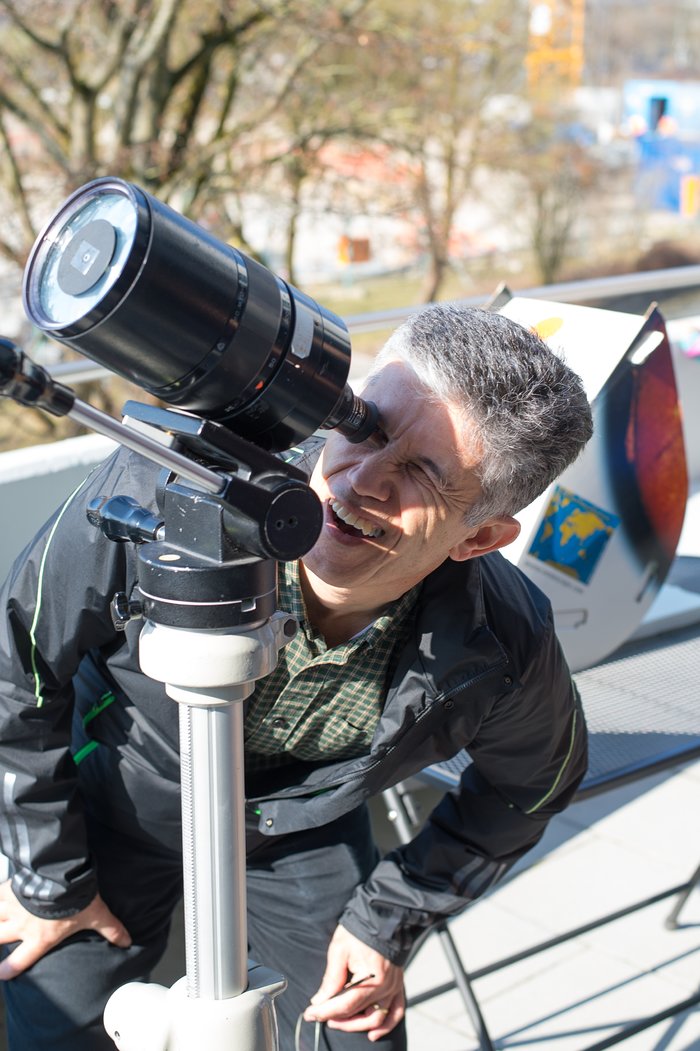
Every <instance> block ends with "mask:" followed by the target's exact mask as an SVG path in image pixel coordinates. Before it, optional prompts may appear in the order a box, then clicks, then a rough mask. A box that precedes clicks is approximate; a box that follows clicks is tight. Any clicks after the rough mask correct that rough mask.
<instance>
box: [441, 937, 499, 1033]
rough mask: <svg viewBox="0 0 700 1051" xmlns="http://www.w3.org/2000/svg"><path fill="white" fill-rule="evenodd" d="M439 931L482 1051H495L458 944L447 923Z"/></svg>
mask: <svg viewBox="0 0 700 1051" xmlns="http://www.w3.org/2000/svg"><path fill="white" fill-rule="evenodd" d="M436 930H437V933H438V935H439V937H440V941H441V943H442V948H443V950H444V953H445V956H446V957H447V960H448V962H449V965H450V968H451V970H452V974H453V975H454V979H455V985H456V986H457V989H458V990H459V993H460V995H461V997H462V999H463V1001H464V1006H465V1007H466V1009H467V1013H468V1015H469V1017H470V1019H471V1021H472V1025H473V1026H474V1030H475V1032H476V1036H477V1038H478V1040H479V1048H480V1051H494V1047H493V1043H492V1041H491V1037H490V1035H489V1031H488V1029H487V1028H486V1022H485V1021H484V1016H483V1015H482V1013H481V1008H480V1007H479V1003H478V1000H477V999H476V996H475V995H474V990H473V989H472V984H471V981H470V980H469V975H468V974H467V972H466V971H465V970H464V965H463V963H462V959H461V957H460V955H459V952H458V951H457V946H456V945H455V943H454V939H453V938H452V935H451V934H450V932H449V930H448V928H447V924H445V923H443V924H440V926H439V927H437V928H436Z"/></svg>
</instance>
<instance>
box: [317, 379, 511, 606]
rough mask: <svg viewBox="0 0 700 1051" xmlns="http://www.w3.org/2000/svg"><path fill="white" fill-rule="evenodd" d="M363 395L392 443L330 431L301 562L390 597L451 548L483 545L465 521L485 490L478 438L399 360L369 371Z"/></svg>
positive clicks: (455, 552) (461, 553)
mask: <svg viewBox="0 0 700 1051" xmlns="http://www.w3.org/2000/svg"><path fill="white" fill-rule="evenodd" d="M364 396H365V397H366V398H368V399H369V400H371V401H373V402H374V403H375V404H376V405H377V408H378V409H379V415H380V423H381V426H382V428H383V430H384V432H385V434H386V438H387V441H386V444H385V445H384V446H383V447H382V448H372V446H371V445H369V444H367V443H363V444H360V445H352V444H350V443H349V442H348V441H346V440H345V439H344V438H343V437H342V436H341V435H339V434H335V433H332V434H331V435H330V436H329V438H328V441H327V443H326V445H325V448H324V450H323V454H322V456H321V459H320V460H319V462H318V464H317V466H316V469H315V471H314V473H313V476H312V479H311V486H312V488H313V489H314V491H315V492H316V494H317V495H318V497H319V499H320V500H321V503H322V505H323V511H324V521H323V529H322V532H321V535H320V537H319V539H318V541H317V542H316V544H315V545H314V547H313V548H312V550H311V551H310V552H308V554H306V555H305V556H304V558H303V560H302V561H303V563H304V565H305V566H306V567H307V569H308V570H310V571H311V573H313V574H314V575H315V576H316V577H318V578H320V580H322V581H324V582H325V583H326V584H329V585H331V586H333V587H337V588H352V589H355V588H365V587H367V588H370V589H371V594H372V595H373V596H376V597H377V599H378V600H380V601H381V600H383V601H390V600H391V599H393V598H396V597H398V596H399V595H401V594H403V593H404V592H405V591H407V590H408V589H409V588H411V587H412V586H413V585H414V584H416V583H418V582H419V581H420V580H422V579H423V578H424V577H425V576H427V574H428V573H430V572H431V571H432V570H433V569H435V568H436V567H437V566H439V565H440V564H441V563H442V562H444V560H445V559H446V558H447V557H448V556H449V557H453V558H457V559H463V558H468V557H470V555H471V554H476V553H481V552H480V551H479V552H477V551H472V550H471V548H470V547H469V546H468V544H469V540H470V538H473V537H474V536H475V535H476V534H477V533H478V530H477V529H475V528H474V527H468V526H465V525H464V515H465V513H466V511H467V510H468V509H469V508H470V507H471V506H472V504H473V503H474V501H475V500H476V498H477V496H478V495H479V491H480V490H479V482H478V479H477V477H476V473H475V468H476V467H477V465H478V462H479V456H478V446H477V444H476V443H475V442H474V440H473V439H472V437H471V436H470V431H469V427H468V426H467V424H466V421H465V419H464V417H463V416H462V415H461V413H460V412H459V410H458V409H457V408H456V407H455V406H454V405H451V404H442V403H438V402H436V401H434V400H431V399H430V398H429V397H428V394H427V391H426V389H425V387H423V386H422V384H421V383H420V381H419V380H418V379H417V377H416V375H415V373H414V372H413V370H412V369H411V368H410V367H409V366H408V365H406V364H404V363H403V362H399V361H394V362H389V363H388V364H387V365H386V366H385V367H384V368H382V369H381V370H380V371H379V372H377V373H376V374H375V375H374V376H373V377H371V379H370V381H369V383H368V385H367V387H366V389H365V391H364ZM511 539H512V538H511ZM465 544H467V547H465V546H464V545H465ZM465 552H466V553H465Z"/></svg>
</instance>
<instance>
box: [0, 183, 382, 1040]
mask: <svg viewBox="0 0 700 1051" xmlns="http://www.w3.org/2000/svg"><path fill="white" fill-rule="evenodd" d="M23 299H24V307H25V311H26V313H27V316H28V317H29V319H30V321H32V322H33V323H34V325H36V326H37V327H38V328H39V329H41V330H42V331H43V332H45V333H46V334H47V335H49V336H51V337H52V338H53V339H55V340H58V341H59V342H61V343H64V344H66V345H67V346H70V347H72V348H74V349H75V350H77V351H79V352H80V353H81V354H84V355H86V356H87V357H89V358H91V359H93V360H94V361H96V362H98V363H99V364H101V365H103V366H105V367H106V368H107V369H109V370H111V371H112V372H114V373H116V374H117V375H120V376H122V377H123V378H124V379H127V380H129V381H130V382H132V383H135V384H137V385H138V386H140V387H141V388H142V389H143V390H145V391H147V392H148V393H149V394H151V395H153V396H154V397H155V398H156V399H158V400H159V401H160V402H163V403H165V405H167V406H170V408H164V407H162V406H158V405H145V404H141V403H139V402H133V401H130V402H127V404H126V406H125V418H124V421H123V422H119V421H117V420H114V419H113V418H112V417H110V416H108V415H107V414H105V413H102V412H100V411H99V410H97V409H95V408H93V407H92V406H90V405H89V404H87V403H85V402H82V401H80V400H79V399H78V398H76V396H75V394H74V392H73V391H72V390H71V389H70V388H68V387H65V386H64V385H62V384H60V383H57V382H55V381H54V380H53V379H52V377H51V376H50V375H49V373H48V372H47V371H46V370H45V369H43V368H41V367H40V366H38V365H36V364H34V363H33V362H31V361H30V360H29V359H28V358H27V357H26V355H25V354H24V353H23V352H22V351H21V350H20V349H19V348H18V347H17V346H15V344H13V343H12V342H11V341H10V340H6V339H2V338H0V394H4V395H6V396H9V397H12V398H14V399H15V400H16V401H18V402H20V403H21V404H24V405H30V406H34V407H39V408H42V409H45V410H46V411H48V412H50V413H53V414H54V415H59V416H62V415H70V416H71V417H72V418H73V419H75V420H77V421H78V422H79V423H81V424H84V425H87V426H88V427H90V428H92V429H93V430H96V431H98V432H100V433H102V434H106V435H107V436H109V437H111V438H115V439H116V440H117V441H118V442H120V443H121V444H123V445H125V446H127V447H129V448H131V449H133V450H135V451H136V452H138V453H140V454H142V455H145V456H147V457H149V458H150V459H151V460H153V461H154V462H155V463H157V464H160V465H161V467H163V468H164V469H165V472H166V473H165V475H164V476H161V481H160V482H159V484H158V486H157V489H156V492H157V508H158V513H154V512H153V511H152V509H150V508H148V509H147V508H145V507H140V506H138V504H137V502H136V501H134V500H133V499H132V498H130V497H126V496H121V495H111V496H106V495H105V496H104V497H101V498H98V499H97V500H93V501H91V502H90V504H89V506H88V507H86V514H87V516H88V519H89V521H90V522H91V523H92V524H93V525H94V526H96V527H98V528H100V529H101V531H102V533H103V534H104V535H105V536H106V537H107V538H108V539H110V540H114V541H115V542H122V543H123V542H128V541H130V542H134V543H135V544H137V561H138V585H137V587H136V588H135V589H134V591H133V592H132V593H131V594H126V593H123V592H119V593H117V595H115V596H113V598H112V604H111V613H112V619H113V622H114V626H115V629H116V630H117V631H120V630H123V629H124V628H125V627H126V626H127V624H128V623H129V622H130V621H132V620H142V621H143V622H144V623H143V627H142V630H141V634H140V638H139V661H140V665H141V669H142V671H143V672H144V673H145V674H146V675H149V676H151V677H152V678H154V679H156V680H158V681H160V682H162V683H164V685H165V690H166V693H167V694H168V695H169V696H170V697H171V698H172V699H173V700H174V701H176V702H177V703H178V706H179V712H180V716H179V718H180V767H181V799H182V828H183V868H184V905H185V948H186V958H187V959H186V964H187V966H186V970H187V974H186V977H185V978H183V979H182V980H181V981H179V982H177V983H176V984H175V985H174V986H173V987H172V989H169V990H166V989H164V988H163V987H161V986H156V985H148V984H144V983H131V984H130V985H126V986H123V987H122V988H121V989H119V990H117V991H116V992H115V993H114V994H113V996H112V997H111V998H110V1000H109V1002H108V1004H107V1008H106V1010H105V1027H106V1029H107V1032H108V1033H109V1035H110V1036H111V1037H112V1039H113V1040H114V1042H115V1044H116V1046H117V1048H118V1049H119V1051H185V1049H187V1051H189V1049H190V1048H191V1047H192V1046H194V1045H195V1043H196V1042H200V1043H202V1044H203V1045H204V1046H206V1047H207V1048H208V1049H209V1051H226V1049H229V1048H231V1047H234V1046H235V1047H237V1048H238V1049H239V1051H275V1049H276V1047H277V1025H276V1017H275V1012H274V1003H273V1001H274V998H275V996H277V995H278V994H279V993H280V992H281V991H282V990H283V989H284V987H285V985H286V982H285V980H284V978H283V977H282V976H281V975H279V974H277V973H276V972H275V971H274V970H270V969H269V968H267V967H265V966H260V965H258V964H255V963H252V962H251V961H249V960H248V959H247V934H246V932H247V922H246V898H245V820H244V801H245V786H244V779H243V766H244V762H243V704H242V703H241V702H243V701H245V699H246V698H247V697H249V696H250V694H251V693H252V692H253V690H254V688H255V681H256V680H257V679H259V678H261V677H262V676H264V675H267V674H269V673H270V672H271V671H272V670H273V668H274V666H275V664H276V663H277V659H278V655H279V651H280V650H281V649H282V647H283V646H284V645H286V643H287V642H288V641H289V640H290V639H291V638H292V637H293V636H294V634H295V631H296V628H297V625H296V622H295V621H294V619H293V618H292V617H290V616H289V615H288V614H286V613H283V612H281V611H279V610H277V575H276V570H277V563H278V562H279V561H289V560H292V559H296V558H300V557H302V555H303V554H305V553H306V552H307V551H308V550H309V549H310V548H311V547H312V546H313V544H314V543H315V542H316V539H317V538H318V535H319V532H320V529H321V526H322V512H321V507H320V503H319V501H318V498H317V497H316V495H315V494H314V493H313V491H312V490H311V489H310V487H309V485H308V478H307V476H306V474H305V473H304V472H303V471H301V470H300V469H299V468H297V467H295V465H294V464H293V463H292V462H290V461H291V457H290V455H284V451H285V450H290V449H292V447H293V446H297V445H298V444H299V443H300V442H303V441H304V439H306V438H308V437H309V436H310V435H311V434H313V433H314V432H315V431H316V430H318V429H319V428H321V429H325V430H328V429H332V428H335V429H337V430H338V431H339V432H340V433H342V434H343V435H344V436H345V437H346V438H347V439H348V440H349V441H351V442H362V441H367V442H370V443H373V444H382V443H383V441H384V437H383V434H382V432H381V428H380V427H379V426H378V423H377V410H376V408H375V406H374V405H372V404H371V403H370V402H364V401H363V400H362V399H361V398H358V397H357V396H356V395H355V394H354V393H353V391H352V389H351V388H350V386H349V385H348V383H347V377H348V373H349V368H350V341H349V337H348V333H347V329H346V327H345V325H344V323H343V322H342V321H341V319H340V318H338V317H336V316H335V315H334V314H333V313H331V312H330V311H328V310H325V309H324V308H323V307H321V306H319V305H318V304H317V303H316V302H314V300H312V299H310V298H309V297H308V296H306V295H305V294H304V293H302V292H300V291H299V290H298V289H296V288H294V287H293V286H292V285H290V284H288V283H286V282H285V281H283V280H282V279H281V278H280V277H278V276H276V275H274V274H273V273H272V272H271V271H269V270H267V269H266V268H265V267H264V266H262V265H261V264H260V263H257V262H255V261H254V260H253V259H250V258H248V257H247V256H245V255H244V254H243V253H242V252H240V251H239V250H237V249H236V248H233V247H231V246H230V245H228V244H225V243H223V242H221V241H218V240H217V239H216V238H215V237H213V236H212V235H211V234H210V233H209V232H207V231H206V230H204V229H202V228H201V227H199V226H197V225H196V224H194V223H192V222H190V221H189V220H187V219H185V218H184V217H183V216H181V215H179V214H178V213H177V212H175V211H173V210H172V209H171V208H169V207H168V206H167V205H165V204H163V203H162V202H160V201H158V200H156V199H155V198H154V197H152V196H150V195H149V194H148V193H146V192H145V191H144V190H142V189H140V188H139V187H137V186H134V185H133V184H131V183H128V182H125V181H123V180H121V179H116V178H109V177H108V178H102V179H97V180H95V181H93V182H91V183H89V184H87V185H86V186H84V187H83V188H82V189H79V190H77V191H76V192H75V193H73V194H72V195H71V196H70V197H69V198H68V199H67V200H66V201H65V203H64V204H63V205H62V206H61V207H60V208H59V210H58V211H57V213H56V214H55V215H54V217H53V218H52V219H51V220H50V221H49V223H48V224H47V225H46V227H45V228H44V230H43V231H42V233H41V234H40V235H39V237H38V239H37V241H36V244H35V245H34V248H33V249H32V252H31V254H30V256H29V260H28V262H27V265H26V268H25V274H24V286H23ZM280 454H282V455H280ZM154 488H155V487H154Z"/></svg>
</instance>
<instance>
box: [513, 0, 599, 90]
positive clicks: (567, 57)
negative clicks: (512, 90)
mask: <svg viewBox="0 0 700 1051" xmlns="http://www.w3.org/2000/svg"><path fill="white" fill-rule="evenodd" d="M584 18H585V0H530V22H529V38H528V50H527V56H526V59H525V63H526V67H527V79H528V85H529V87H530V90H531V92H534V93H537V94H541V93H543V92H546V91H547V90H557V91H558V90H561V89H562V88H565V87H570V88H575V87H578V85H579V84H580V83H581V77H582V74H583V60H584Z"/></svg>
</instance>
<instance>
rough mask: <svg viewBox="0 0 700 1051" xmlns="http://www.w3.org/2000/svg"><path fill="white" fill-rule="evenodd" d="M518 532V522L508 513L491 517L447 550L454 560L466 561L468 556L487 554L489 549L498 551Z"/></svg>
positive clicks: (510, 542)
mask: <svg viewBox="0 0 700 1051" xmlns="http://www.w3.org/2000/svg"><path fill="white" fill-rule="evenodd" d="M519 533H520V522H518V521H516V519H515V518H511V517H510V516H509V515H504V516H503V517H502V518H492V519H490V520H489V521H488V522H484V524H483V525H480V526H477V527H476V528H475V529H473V530H472V531H471V532H470V533H468V534H467V536H465V537H464V538H463V539H462V540H460V541H459V543H458V544H455V546H454V547H453V548H451V550H450V552H449V556H450V558H451V559H453V560H454V561H455V562H466V560H467V559H468V558H476V557H477V556H478V555H487V554H488V553H489V551H498V549H499V547H506V545H507V544H512V543H513V541H514V540H515V539H516V538H517V536H518V534H519Z"/></svg>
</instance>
